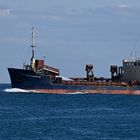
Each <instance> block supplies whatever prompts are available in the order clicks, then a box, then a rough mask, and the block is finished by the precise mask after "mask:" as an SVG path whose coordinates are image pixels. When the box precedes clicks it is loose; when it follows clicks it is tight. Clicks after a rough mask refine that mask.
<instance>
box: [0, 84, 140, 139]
mask: <svg viewBox="0 0 140 140" xmlns="http://www.w3.org/2000/svg"><path fill="white" fill-rule="evenodd" d="M0 91H1V92H0V140H139V139H140V96H138V95H109V94H82V93H81V94H80V93H75V94H63V95H58V94H38V93H29V92H27V91H24V90H21V89H12V88H10V84H0Z"/></svg>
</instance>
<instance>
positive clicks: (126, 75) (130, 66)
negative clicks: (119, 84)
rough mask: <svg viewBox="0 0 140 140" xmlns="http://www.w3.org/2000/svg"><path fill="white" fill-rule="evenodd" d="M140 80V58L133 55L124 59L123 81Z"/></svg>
mask: <svg viewBox="0 0 140 140" xmlns="http://www.w3.org/2000/svg"><path fill="white" fill-rule="evenodd" d="M131 80H136V81H138V82H140V59H138V58H134V57H131V58H129V59H125V60H123V81H126V82H129V81H131Z"/></svg>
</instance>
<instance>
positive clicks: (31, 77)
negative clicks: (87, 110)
mask: <svg viewBox="0 0 140 140" xmlns="http://www.w3.org/2000/svg"><path fill="white" fill-rule="evenodd" d="M8 71H9V74H10V78H11V86H12V88H22V89H28V90H31V91H38V92H47V93H67V92H88V93H122V94H125V93H126V94H130V93H133V92H134V91H137V92H139V91H140V86H133V87H128V86H120V85H100V86H99V85H96V84H94V85H81V84H78V83H75V84H70V82H69V83H53V82H52V81H51V80H50V78H49V77H48V76H46V75H44V74H37V73H36V72H34V71H32V70H24V69H15V68H8Z"/></svg>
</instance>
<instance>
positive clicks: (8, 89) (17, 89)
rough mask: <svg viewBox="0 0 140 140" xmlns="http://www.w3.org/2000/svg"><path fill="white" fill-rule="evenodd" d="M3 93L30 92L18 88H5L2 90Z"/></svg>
mask: <svg viewBox="0 0 140 140" xmlns="http://www.w3.org/2000/svg"><path fill="white" fill-rule="evenodd" d="M4 92H30V91H28V90H25V89H20V88H7V89H4Z"/></svg>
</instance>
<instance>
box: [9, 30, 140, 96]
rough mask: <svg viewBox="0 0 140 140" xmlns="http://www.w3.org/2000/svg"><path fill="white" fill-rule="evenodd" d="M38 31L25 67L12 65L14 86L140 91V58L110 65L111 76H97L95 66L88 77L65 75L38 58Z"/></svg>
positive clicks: (33, 89) (71, 90) (43, 89)
mask: <svg viewBox="0 0 140 140" xmlns="http://www.w3.org/2000/svg"><path fill="white" fill-rule="evenodd" d="M35 46H36V45H35V31H34V28H32V45H31V48H32V56H31V60H30V64H24V66H23V68H21V69H20V68H11V67H10V68H8V72H9V75H10V80H11V87H12V88H21V89H26V90H29V91H31V92H36V93H59V94H64V93H66V94H67V93H103V94H140V59H138V58H134V57H130V58H128V59H125V60H123V61H122V62H123V63H122V66H117V65H111V66H110V73H111V76H110V78H104V77H96V76H94V73H93V65H92V64H87V65H86V66H85V73H86V76H85V77H82V78H80V77H69V78H64V77H62V76H61V75H60V71H59V69H57V68H54V67H51V66H48V65H45V61H44V60H38V59H35Z"/></svg>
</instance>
